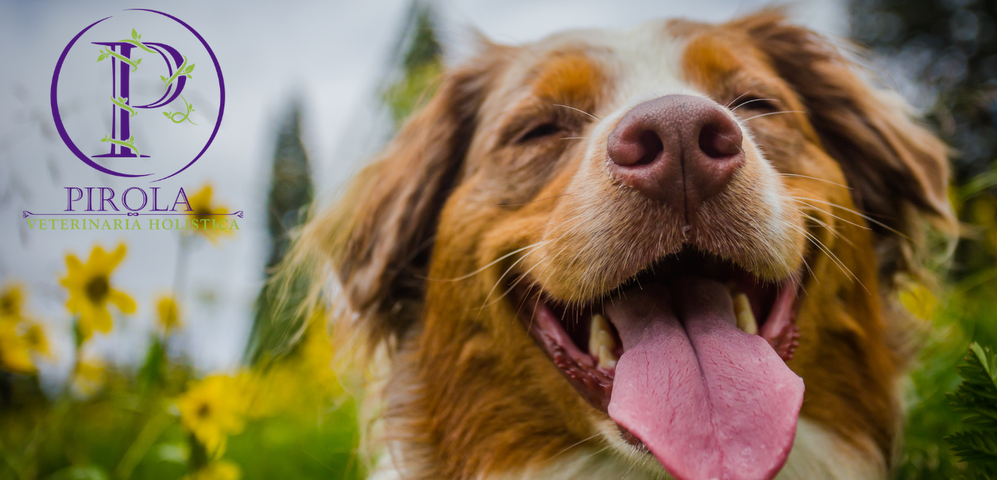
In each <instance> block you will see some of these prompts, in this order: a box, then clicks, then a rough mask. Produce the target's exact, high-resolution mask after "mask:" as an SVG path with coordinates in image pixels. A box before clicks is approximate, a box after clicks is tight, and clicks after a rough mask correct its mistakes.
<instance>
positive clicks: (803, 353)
mask: <svg viewBox="0 0 997 480" xmlns="http://www.w3.org/2000/svg"><path fill="white" fill-rule="evenodd" d="M660 35H661V36H663V37H667V38H673V39H677V40H678V41H681V42H683V45H684V49H683V52H682V58H681V66H682V77H683V80H684V81H685V82H687V83H688V84H689V85H692V86H693V87H694V88H696V89H697V90H698V91H701V92H703V93H705V94H706V95H708V96H709V97H710V98H712V99H714V100H715V101H717V103H719V104H720V105H724V104H726V103H727V102H731V101H733V100H735V97H737V96H738V95H740V94H742V93H743V92H746V91H752V92H753V94H754V96H757V97H761V98H773V99H777V101H778V102H780V105H779V107H780V110H785V111H799V112H802V113H787V114H783V115H771V116H767V117H765V118H757V119H753V120H751V122H752V123H750V124H748V123H746V125H747V126H746V128H747V131H749V132H750V134H751V135H752V136H753V139H754V142H755V143H756V144H757V145H758V146H760V148H761V151H763V152H764V154H762V153H758V152H755V153H754V154H752V155H755V156H754V157H751V158H753V159H754V160H751V158H749V160H750V161H749V167H746V168H745V173H743V174H742V176H743V178H741V179H740V181H739V182H740V183H737V182H736V183H735V185H734V186H733V187H732V188H731V191H730V192H727V193H725V194H724V195H722V196H721V197H722V198H719V199H717V200H715V201H713V203H711V204H708V205H704V211H705V213H704V215H705V216H706V218H708V219H710V220H709V221H704V222H703V223H704V224H708V225H709V228H706V227H696V228H693V231H692V233H690V234H689V235H692V237H688V238H695V242H698V246H700V247H703V248H706V249H709V250H711V251H714V252H717V253H719V254H722V255H723V256H725V257H727V258H730V259H732V260H734V261H735V262H737V263H739V264H741V265H742V266H744V267H745V268H748V269H749V270H751V271H753V272H756V273H757V274H758V275H759V276H761V277H764V278H770V279H777V278H782V277H785V276H786V275H788V274H790V273H791V272H793V271H802V272H805V273H806V275H805V278H807V283H806V284H805V285H804V291H805V298H804V300H803V301H802V306H801V310H800V314H799V320H798V326H799V328H800V330H801V345H800V347H799V349H798V350H797V354H796V356H795V358H793V359H792V360H791V361H789V362H788V365H789V366H790V368H791V369H792V370H793V371H794V372H796V373H797V374H798V375H800V376H801V377H803V378H804V381H805V383H806V397H805V400H804V404H803V410H802V414H801V416H802V417H803V418H806V419H809V420H812V421H813V422H815V423H817V424H819V425H820V426H822V427H823V428H825V429H827V430H829V431H831V432H834V433H835V434H836V435H837V438H840V441H841V442H847V443H849V444H850V445H852V446H853V447H855V450H856V451H859V452H862V454H864V455H866V456H868V459H867V460H868V461H869V462H872V463H874V464H877V465H879V466H880V467H881V468H882V469H884V473H885V469H886V468H888V466H889V465H888V463H889V459H890V457H891V454H892V452H893V449H894V444H895V439H896V436H897V428H898V425H899V424H900V412H899V408H898V399H897V395H896V391H895V390H896V388H895V387H896V385H895V384H896V382H897V380H898V379H899V377H900V375H901V374H902V366H903V364H904V363H905V361H906V359H905V358H903V356H902V355H901V354H900V351H899V349H898V348H896V345H897V343H898V342H896V341H895V340H894V336H896V335H897V334H898V332H897V331H896V330H897V329H899V328H903V327H901V326H900V323H901V322H902V318H898V316H897V315H896V314H888V311H890V312H892V311H893V310H892V309H889V308H886V306H884V305H886V304H887V303H890V302H892V301H893V300H892V298H893V295H894V294H895V290H896V288H897V278H899V277H901V276H904V275H909V274H911V273H914V272H916V270H917V269H918V268H919V265H920V264H921V257H920V255H921V253H922V252H923V251H924V248H923V247H924V244H923V242H924V226H923V225H924V219H928V220H930V221H932V222H934V223H935V224H936V225H939V226H943V227H944V226H947V225H951V222H952V218H951V213H950V210H949V207H948V204H947V200H946V187H947V178H948V171H947V166H946V159H945V155H946V149H945V147H944V146H943V145H942V144H941V143H940V142H939V141H938V140H937V139H936V138H935V137H934V136H932V135H931V134H930V133H929V132H927V131H926V130H925V129H924V128H922V127H920V126H918V125H917V124H916V123H914V122H913V121H912V120H911V119H910V118H909V116H908V115H907V113H906V112H905V111H903V110H901V109H899V107H898V105H899V104H897V103H893V102H891V101H889V100H887V98H888V97H887V96H885V94H883V93H882V92H879V91H877V90H875V89H873V88H872V87H870V86H869V84H868V83H867V82H866V81H865V80H863V79H862V78H861V77H860V76H859V75H858V74H857V73H856V67H855V66H854V65H853V64H852V63H850V62H849V61H847V60H846V59H845V58H844V57H843V56H842V55H841V54H840V53H839V52H838V51H837V49H835V48H834V47H833V46H831V45H830V44H829V43H828V42H827V41H825V40H824V39H822V38H820V37H819V36H817V35H815V34H814V33H812V32H810V31H808V30H806V29H804V28H801V27H797V26H793V25H790V24H788V23H786V22H785V20H784V18H783V16H782V14H781V13H780V12H778V11H774V10H773V11H764V12H761V13H759V14H756V15H752V16H748V17H744V18H741V19H738V20H734V21H732V22H730V23H727V24H723V25H718V26H712V25H704V24H698V23H692V22H687V21H672V22H668V23H667V24H666V23H662V24H661V25H660ZM613 55H614V54H613V52H612V51H611V50H608V49H605V48H601V47H600V46H599V45H598V44H589V43H587V42H585V41H583V40H581V39H580V38H579V37H572V36H563V37H552V38H551V39H547V40H544V41H542V42H538V43H537V44H532V45H526V46H521V47H508V46H498V45H493V44H488V45H486V46H485V47H484V49H483V51H482V52H481V53H480V54H479V55H478V56H477V57H475V58H474V59H473V60H471V61H470V62H468V63H466V64H465V65H463V66H461V67H459V68H456V69H453V70H451V71H449V72H447V73H446V74H445V77H444V79H443V80H442V84H441V85H440V86H439V89H438V92H437V93H436V95H435V96H434V97H433V98H432V100H431V101H430V102H429V103H428V104H427V105H426V106H425V107H424V108H423V109H422V110H421V111H419V112H418V113H417V114H415V115H414V116H413V117H412V118H411V119H410V120H409V121H408V122H406V124H405V126H404V127H403V128H402V130H401V132H400V133H399V134H398V136H397V137H396V139H395V140H394V141H393V142H392V143H391V145H389V146H388V148H387V149H386V150H385V151H384V152H383V153H382V154H381V156H380V158H379V159H378V160H377V161H376V162H375V163H374V164H372V165H370V166H369V167H367V168H366V169H365V170H364V171H363V172H361V173H360V174H359V175H358V176H357V177H356V178H355V179H354V180H353V182H352V184H351V186H350V189H349V192H348V193H347V194H346V195H344V197H343V198H342V200H340V201H339V203H338V204H337V205H336V206H335V207H334V208H332V209H329V210H327V211H324V212H323V213H320V214H318V215H316V216H315V217H314V218H313V219H312V220H311V221H310V222H309V224H308V226H307V227H306V229H305V230H304V232H303V234H302V236H301V238H300V239H299V241H298V243H297V249H296V254H295V257H294V258H295V261H297V262H299V264H304V265H309V266H315V267H316V268H315V271H316V277H317V279H318V281H317V284H318V285H319V286H320V287H321V286H326V285H328V281H329V276H330V275H331V276H333V277H334V278H335V282H334V283H336V284H338V288H339V289H341V292H340V293H339V295H341V297H340V299H342V300H344V301H345V305H346V308H345V309H344V310H341V313H340V314H339V315H338V316H339V317H341V318H336V319H334V320H335V321H336V322H338V324H339V325H340V326H341V327H345V328H347V329H348V330H349V331H350V332H352V334H351V335H350V336H348V337H343V338H349V339H350V341H351V342H355V341H362V343H363V345H364V346H365V347H366V349H367V351H368V352H370V351H373V350H376V349H378V348H383V349H384V350H385V351H387V352H389V358H390V360H389V362H390V374H389V379H388V381H387V384H386V385H385V387H384V399H385V402H386V409H385V410H384V411H383V412H382V414H381V415H380V416H381V418H382V419H383V421H384V429H385V437H386V439H387V440H389V441H390V442H391V444H392V445H394V446H395V448H394V449H393V452H392V453H393V461H394V462H395V464H396V467H397V469H398V470H399V471H401V472H404V474H405V478H413V479H429V478H450V479H471V478H486V477H488V476H491V475H501V474H521V473H523V472H531V471H533V472H536V471H540V470H542V469H543V468H545V467H547V466H549V464H550V462H551V461H552V459H554V458H557V456H558V455H559V454H561V452H564V451H566V450H569V449H571V448H574V446H576V445H578V444H580V443H582V442H587V441H588V442H591V444H592V445H595V450H598V449H599V446H598V445H600V444H606V442H610V440H607V439H606V438H603V437H598V435H599V434H604V435H605V425H606V423H607V422H609V420H608V418H607V417H606V415H605V413H603V412H600V411H598V410H596V409H594V408H592V406H590V405H589V404H588V403H587V402H586V401H585V400H584V399H583V398H582V397H581V396H580V395H578V393H577V392H576V391H575V390H574V389H573V388H572V387H571V386H570V384H569V383H568V382H567V381H566V380H565V379H564V378H563V377H562V375H561V374H560V372H559V371H558V369H557V368H556V367H555V366H554V365H553V364H552V363H551V362H550V360H548V359H547V357H546V356H545V354H544V352H543V351H542V350H541V349H540V348H538V347H537V346H536V345H535V343H534V341H533V340H532V339H531V337H530V336H529V334H528V333H527V332H526V330H525V329H524V328H523V325H522V324H521V323H520V322H519V321H518V320H517V308H518V307H519V306H518V305H515V304H513V302H511V301H509V299H508V298H507V297H506V295H505V294H506V293H507V288H508V284H509V282H510V281H512V280H513V277H512V275H513V274H529V276H530V278H532V279H534V280H535V282H536V283H537V284H538V285H540V286H542V288H543V289H544V290H545V291H546V292H548V293H550V294H551V295H552V296H553V297H554V298H558V299H560V300H564V301H568V302H582V301H586V300H588V299H591V298H593V297H595V296H597V295H600V294H603V293H605V292H606V291H608V290H610V289H612V288H613V287H615V286H616V285H619V284H620V283H621V282H622V281H624V280H626V279H627V278H628V277H630V276H632V275H634V274H636V273H637V272H638V271H639V270H640V269H641V268H644V267H645V266H646V265H647V264H648V262H650V261H653V260H654V259H655V258H660V256H661V255H662V254H664V253H668V252H671V251H674V250H675V249H676V248H678V246H680V245H681V244H682V243H683V242H685V241H689V240H688V238H686V237H683V236H682V235H683V234H682V233H681V232H682V229H681V225H678V224H676V223H675V218H674V216H673V215H671V214H669V213H668V212H662V211H661V209H660V208H659V207H656V206H655V205H654V204H653V202H651V201H649V200H647V199H644V198H642V197H639V195H636V194H634V192H632V191H629V190H627V189H626V188H621V187H620V186H619V185H618V184H616V183H614V182H613V180H612V178H610V177H609V176H606V175H605V173H604V171H603V170H600V169H599V167H598V162H593V161H592V160H591V159H592V158H599V154H592V153H591V152H588V153H586V152H587V150H588V149H590V148H591V146H592V144H593V142H596V143H597V142H598V141H599V139H600V137H599V136H598V135H597V132H595V131H594V127H593V124H594V123H596V121H594V120H593V118H590V117H588V116H586V115H585V114H581V113H579V110H580V111H584V112H587V113H591V114H592V115H594V116H596V117H600V116H607V115H610V114H612V113H613V111H614V109H619V108H620V107H621V105H620V104H619V102H618V101H617V100H614V98H617V96H618V95H619V92H618V90H617V88H618V87H619V85H618V83H619V81H618V77H617V75H618V72H617V70H618V69H617V67H616V66H615V65H616V62H618V59H615V58H614V56H613ZM524 92H526V93H524ZM560 105H566V106H570V107H572V109H569V108H560V107H559V106H560ZM574 109H577V110H574ZM742 113H744V112H743V111H742ZM743 118H746V117H742V119H743ZM544 122H548V123H554V124H556V125H557V126H558V128H560V129H561V130H563V132H564V133H563V134H562V135H555V137H557V138H554V139H551V140H549V141H548V140H543V139H542V140H541V141H535V142H526V143H517V140H516V139H517V138H520V137H521V135H522V134H523V132H524V131H529V130H530V129H531V128H534V127H536V125H537V124H542V123H544ZM559 137H569V139H567V140H562V139H560V138H559ZM581 137H585V138H581ZM601 138H604V135H603V137H601ZM603 146H604V143H603ZM603 150H604V148H603ZM602 155H603V157H602V158H604V154H602ZM762 158H764V161H767V162H769V163H770V164H771V165H772V167H774V168H775V170H776V171H777V172H778V173H779V174H780V175H779V180H778V181H779V182H781V185H780V186H779V187H778V188H779V192H780V195H782V197H783V200H785V201H786V202H787V205H792V206H793V208H790V209H788V210H787V212H786V213H785V214H784V216H783V217H782V218H781V219H780V221H781V222H789V223H792V224H794V225H796V228H795V229H790V230H788V231H789V233H788V234H787V235H786V238H785V239H781V240H776V239H773V238H770V237H769V236H767V231H764V230H760V229H759V228H758V227H757V226H756V225H753V224H749V223H745V220H744V219H745V218H755V217H757V216H759V215H765V213H764V212H763V211H762V210H763V209H762V206H760V205H758V204H756V202H755V200H754V199H755V198H757V197H758V195H760V193H759V192H758V191H756V190H757V189H758V188H762V187H756V186H755V185H759V184H764V182H765V181H766V180H764V175H763V173H764V172H763V171H762V170H759V168H761V167H759V166H758V165H760V163H758V162H761V161H762V160H761V159H762ZM751 162H755V163H754V165H755V166H756V167H757V168H755V167H751V166H750V165H752V163H751ZM846 185H847V187H846ZM697 229H698V230H697ZM734 232H738V234H737V235H734ZM801 269H802V270H801ZM509 272H512V273H509ZM338 331H339V332H343V331H344V330H338ZM340 335H343V333H340ZM354 346H356V345H354ZM610 443H611V442H610ZM620 474H622V472H620Z"/></svg>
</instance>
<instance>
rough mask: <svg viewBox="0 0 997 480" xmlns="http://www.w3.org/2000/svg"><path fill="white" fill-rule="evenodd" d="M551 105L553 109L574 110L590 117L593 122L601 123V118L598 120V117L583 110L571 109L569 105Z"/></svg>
mask: <svg viewBox="0 0 997 480" xmlns="http://www.w3.org/2000/svg"><path fill="white" fill-rule="evenodd" d="M551 105H554V106H555V107H563V108H567V109H568V110H574V111H576V112H578V113H584V114H585V115H588V116H589V117H592V119H593V120H595V121H597V122H601V121H602V119H601V118H599V117H597V116H595V115H592V114H591V113H589V112H586V111H585V110H582V109H580V108H575V107H572V106H570V105H562V104H560V103H552V104H551Z"/></svg>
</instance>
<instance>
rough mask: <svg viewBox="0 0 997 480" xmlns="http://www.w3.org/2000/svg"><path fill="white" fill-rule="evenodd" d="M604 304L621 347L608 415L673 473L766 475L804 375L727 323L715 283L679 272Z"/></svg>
mask: <svg viewBox="0 0 997 480" xmlns="http://www.w3.org/2000/svg"><path fill="white" fill-rule="evenodd" d="M606 313H607V314H608V316H609V318H610V319H611V320H612V322H613V324H614V325H615V326H616V328H617V330H618V331H619V333H620V339H621V340H622V341H623V348H624V353H623V355H622V356H621V357H620V360H619V363H618V364H617V366H616V376H615V378H614V380H613V393H612V397H611V399H610V403H609V416H610V417H612V419H613V420H614V421H616V422H617V423H618V424H619V425H621V426H622V427H623V428H626V429H627V430H628V431H629V432H630V433H632V434H634V435H636V436H637V438H639V439H640V440H641V441H643V442H644V444H645V445H647V447H648V448H649V449H650V451H651V453H653V454H654V456H655V457H657V459H658V461H659V462H661V464H662V466H664V467H665V469H666V470H668V472H669V473H671V474H672V476H674V477H675V478H677V479H679V480H711V479H722V480H749V479H765V480H767V479H771V478H772V477H774V476H775V474H776V473H778V472H779V469H780V468H782V465H783V464H784V463H785V462H786V457H787V456H788V455H789V450H790V448H791V447H792V444H793V437H794V436H795V434H796V419H797V415H798V414H799V412H800V406H801V405H802V403H803V379H801V378H800V377H798V376H796V374H795V373H793V372H792V371H791V370H790V369H789V367H787V366H786V364H785V363H784V362H783V361H782V359H780V358H779V356H778V355H777V354H776V352H775V351H774V350H773V349H772V347H771V346H770V345H769V344H768V342H766V341H765V339H763V338H761V337H759V336H757V335H749V334H747V333H744V332H742V331H741V330H738V329H737V327H735V326H734V325H735V323H736V322H735V320H734V318H735V317H734V309H733V306H732V304H731V300H730V294H729V293H728V290H727V288H726V287H725V286H724V285H722V284H720V283H717V282H714V281H710V280H703V279H698V278H685V279H680V280H678V281H676V282H675V283H674V284H673V286H672V288H668V287H667V286H663V285H654V286H648V287H645V288H644V289H643V290H641V289H632V290H630V291H627V292H626V294H625V298H624V299H623V301H622V302H621V301H616V302H615V304H613V303H608V304H607V306H606ZM680 318H681V321H680V320H679V319H680Z"/></svg>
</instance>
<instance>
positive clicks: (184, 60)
mask: <svg viewBox="0 0 997 480" xmlns="http://www.w3.org/2000/svg"><path fill="white" fill-rule="evenodd" d="M184 68H187V57H186V56H184V57H183V63H182V64H180V66H179V67H177V71H176V72H173V76H171V77H170V79H169V80H167V81H166V88H170V84H171V83H173V81H174V80H176V79H177V76H179V75H183V76H186V74H185V73H183V70H184Z"/></svg>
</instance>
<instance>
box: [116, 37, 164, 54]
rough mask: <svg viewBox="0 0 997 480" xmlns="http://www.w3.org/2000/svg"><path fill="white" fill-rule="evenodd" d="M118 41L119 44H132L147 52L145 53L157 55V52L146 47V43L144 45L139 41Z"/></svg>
mask: <svg viewBox="0 0 997 480" xmlns="http://www.w3.org/2000/svg"><path fill="white" fill-rule="evenodd" d="M118 41H119V42H125V43H130V44H132V45H135V46H136V47H138V48H141V49H142V50H145V51H147V52H149V53H156V51H155V50H153V49H151V48H149V47H147V46H145V44H144V43H142V42H140V41H138V40H131V39H125V40H118Z"/></svg>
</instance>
